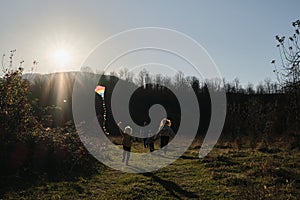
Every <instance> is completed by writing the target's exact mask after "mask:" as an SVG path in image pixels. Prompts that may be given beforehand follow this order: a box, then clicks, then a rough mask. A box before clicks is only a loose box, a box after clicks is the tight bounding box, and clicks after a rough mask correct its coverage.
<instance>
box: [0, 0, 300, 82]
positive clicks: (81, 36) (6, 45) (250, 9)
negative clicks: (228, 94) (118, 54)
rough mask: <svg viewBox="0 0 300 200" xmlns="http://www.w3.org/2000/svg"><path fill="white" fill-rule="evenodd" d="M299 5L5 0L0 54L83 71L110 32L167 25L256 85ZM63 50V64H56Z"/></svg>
mask: <svg viewBox="0 0 300 200" xmlns="http://www.w3.org/2000/svg"><path fill="white" fill-rule="evenodd" d="M299 8H300V1H298V0H288V1H283V0H282V1H267V0H265V1H262V0H255V1H254V0H253V1H242V0H236V1H234V0H228V1H222V0H218V1H217V0H210V1H196V0H194V1H192V0H190V1H183V0H182V1H175V0H165V1H162V0H156V1H154V0H151V1H140V0H136V1H129V0H128V1H122V0H120V1H111V0H109V1H96V0H95V1H86V0H85V1H71V0H70V1H55V0H51V1H1V8H0V27H1V32H0V44H1V45H0V53H6V54H7V53H8V52H9V50H11V49H17V52H16V61H19V60H22V59H24V60H25V64H24V67H25V69H26V70H28V69H29V68H30V67H31V65H32V64H31V63H32V61H33V60H35V59H37V60H38V61H39V65H38V69H37V72H41V73H49V72H55V71H68V70H79V68H80V64H81V62H82V61H83V59H84V58H85V57H86V56H87V55H88V53H89V52H90V51H91V50H92V49H93V48H94V47H95V46H96V45H97V44H98V43H99V42H101V41H103V40H104V39H106V38H107V37H109V36H111V35H113V34H116V33H118V32H120V31H124V30H127V29H131V28H137V27H145V26H146V27H149V26H155V27H164V28H170V29H174V30H177V31H180V32H183V33H185V34H187V35H189V36H190V37H192V38H194V39H195V40H196V41H198V42H199V43H200V44H201V45H202V46H203V47H204V48H205V49H206V50H207V51H208V53H209V54H210V56H211V57H212V58H213V60H214V61H215V63H216V64H217V66H218V67H219V69H220V72H221V74H222V75H223V76H224V77H225V78H226V79H227V80H233V79H234V78H235V77H238V78H239V79H240V81H241V82H242V83H243V84H247V83H248V82H252V83H254V84H257V83H258V82H259V81H263V80H264V79H265V78H266V77H270V78H272V79H274V78H275V77H274V75H273V73H272V69H273V68H272V65H271V64H270V61H271V60H272V59H274V58H278V56H279V55H278V50H277V48H276V47H275V46H276V42H275V39H274V36H275V35H276V34H279V35H283V34H291V33H292V31H293V29H292V27H291V22H292V21H295V20H297V19H299V18H300V12H299ZM59 50H62V51H63V52H60V51H59ZM65 54H67V55H65ZM60 56H62V57H63V58H62V59H66V60H65V65H64V66H60V65H58V64H57V59H60V58H57V57H60Z"/></svg>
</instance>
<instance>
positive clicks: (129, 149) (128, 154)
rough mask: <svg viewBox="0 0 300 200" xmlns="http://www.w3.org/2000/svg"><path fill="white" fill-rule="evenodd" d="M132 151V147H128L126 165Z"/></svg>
mask: <svg viewBox="0 0 300 200" xmlns="http://www.w3.org/2000/svg"><path fill="white" fill-rule="evenodd" d="M130 151H131V147H128V149H127V159H126V165H128V161H129V158H130Z"/></svg>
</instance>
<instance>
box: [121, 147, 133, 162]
mask: <svg viewBox="0 0 300 200" xmlns="http://www.w3.org/2000/svg"><path fill="white" fill-rule="evenodd" d="M123 149H124V151H123V159H122V162H124V161H125V157H126V165H128V161H129V158H130V151H131V147H126V146H123Z"/></svg>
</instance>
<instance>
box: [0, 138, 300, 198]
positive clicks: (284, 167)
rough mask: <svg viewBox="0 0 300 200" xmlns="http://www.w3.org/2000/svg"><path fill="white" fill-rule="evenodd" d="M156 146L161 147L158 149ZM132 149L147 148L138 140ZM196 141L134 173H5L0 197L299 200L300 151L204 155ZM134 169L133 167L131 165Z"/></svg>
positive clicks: (228, 149)
mask: <svg viewBox="0 0 300 200" xmlns="http://www.w3.org/2000/svg"><path fill="white" fill-rule="evenodd" d="M156 148H157V147H156ZM133 150H134V151H143V152H145V151H146V150H145V149H144V147H143V146H142V144H141V143H134V145H133ZM198 150H199V145H197V143H195V144H194V145H192V146H191V147H190V148H189V150H188V151H187V152H186V153H185V154H184V155H183V156H181V158H180V159H178V160H177V161H175V162H174V163H172V164H171V165H169V166H167V167H165V168H162V169H160V170H158V171H156V172H151V173H143V174H132V173H124V172H120V171H116V170H113V169H111V168H109V167H106V166H104V165H102V164H100V163H98V166H97V171H98V172H97V173H94V174H92V175H91V176H77V177H73V178H71V179H65V180H57V181H49V179H48V178H47V176H45V177H44V178H43V176H40V177H39V178H38V179H35V180H27V181H26V179H22V178H20V177H19V178H18V177H17V176H13V177H7V178H6V180H2V181H1V193H0V194H1V196H0V199H299V197H300V152H299V150H297V149H294V150H291V149H289V146H285V145H284V144H280V143H276V144H274V146H273V148H268V149H251V148H247V147H245V148H241V149H237V148H236V147H235V146H234V145H231V144H230V143H227V144H226V143H225V144H217V145H216V146H215V148H214V149H213V151H212V152H211V153H210V154H209V155H208V156H206V157H205V158H202V159H200V158H199V157H198ZM127 167H129V168H130V167H132V166H130V165H129V166H127Z"/></svg>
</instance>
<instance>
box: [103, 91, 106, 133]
mask: <svg viewBox="0 0 300 200" xmlns="http://www.w3.org/2000/svg"><path fill="white" fill-rule="evenodd" d="M102 102H103V103H102V106H103V130H104V133H106V134H107V131H106V126H105V125H106V124H105V122H106V106H105V101H104V97H103V96H102Z"/></svg>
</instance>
